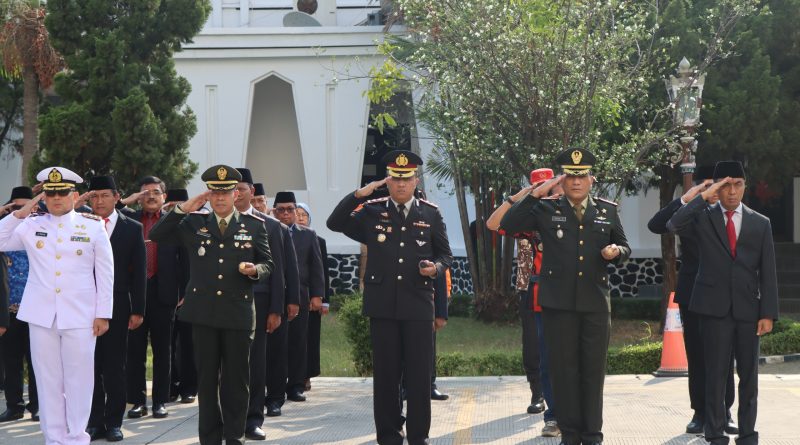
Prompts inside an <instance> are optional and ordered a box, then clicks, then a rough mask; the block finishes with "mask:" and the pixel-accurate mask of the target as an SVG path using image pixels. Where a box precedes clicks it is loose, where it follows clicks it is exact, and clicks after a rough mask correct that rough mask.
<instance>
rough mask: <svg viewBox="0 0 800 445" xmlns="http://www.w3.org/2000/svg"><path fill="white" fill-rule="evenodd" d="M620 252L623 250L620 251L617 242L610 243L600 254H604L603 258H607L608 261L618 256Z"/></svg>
mask: <svg viewBox="0 0 800 445" xmlns="http://www.w3.org/2000/svg"><path fill="white" fill-rule="evenodd" d="M620 253H622V252H621V251H620V249H619V246H617V245H616V244H609V245H608V246H606V247H604V248H603V250H601V251H600V255H603V258H605V259H606V261H611V260H613V259H614V258H616V257H618V256H619V254H620Z"/></svg>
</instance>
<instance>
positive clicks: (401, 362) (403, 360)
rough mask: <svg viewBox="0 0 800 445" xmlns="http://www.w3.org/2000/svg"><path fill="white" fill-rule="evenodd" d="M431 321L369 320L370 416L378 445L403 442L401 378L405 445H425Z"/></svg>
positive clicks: (429, 376)
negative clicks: (404, 402) (371, 401)
mask: <svg viewBox="0 0 800 445" xmlns="http://www.w3.org/2000/svg"><path fill="white" fill-rule="evenodd" d="M432 330H433V322H432V321H431V320H427V321H425V320H387V319H380V318H370V336H371V340H372V366H373V413H374V418H375V429H376V432H377V440H378V443H379V444H381V445H390V444H391V445H394V444H397V445H401V444H402V443H403V422H404V419H403V416H402V414H401V412H402V400H401V399H400V380H401V378H403V377H405V384H406V403H407V408H408V409H407V416H408V419H407V422H406V431H407V433H408V434H407V439H408V443H409V445H417V444H422V443H425V440H426V439H427V438H428V433H429V432H430V427H431V374H430V372H431V358H432V356H433V341H432V336H431V331H432Z"/></svg>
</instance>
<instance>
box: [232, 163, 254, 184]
mask: <svg viewBox="0 0 800 445" xmlns="http://www.w3.org/2000/svg"><path fill="white" fill-rule="evenodd" d="M236 170H238V171H239V174H240V175H242V179H241V181H239V182H246V183H248V184H250V185H253V174H252V173H250V169H249V168H244V167H242V168H237V169H236Z"/></svg>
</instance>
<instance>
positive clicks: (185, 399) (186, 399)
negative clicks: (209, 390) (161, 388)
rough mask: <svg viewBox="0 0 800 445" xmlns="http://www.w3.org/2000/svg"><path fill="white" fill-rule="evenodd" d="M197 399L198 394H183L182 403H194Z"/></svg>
mask: <svg viewBox="0 0 800 445" xmlns="http://www.w3.org/2000/svg"><path fill="white" fill-rule="evenodd" d="M196 399H197V396H194V395H192V394H189V395H187V396H181V403H194V401H195V400H196Z"/></svg>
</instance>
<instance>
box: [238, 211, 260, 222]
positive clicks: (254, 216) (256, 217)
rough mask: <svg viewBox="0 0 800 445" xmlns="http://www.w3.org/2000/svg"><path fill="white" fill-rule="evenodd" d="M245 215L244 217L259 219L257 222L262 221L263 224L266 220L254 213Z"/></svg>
mask: <svg viewBox="0 0 800 445" xmlns="http://www.w3.org/2000/svg"><path fill="white" fill-rule="evenodd" d="M243 215H244V216H249V217H251V218H255V219H257V220H259V221H261V222H264V218H262V217H260V216H256V215H253V214H252V213H244V214H243Z"/></svg>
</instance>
